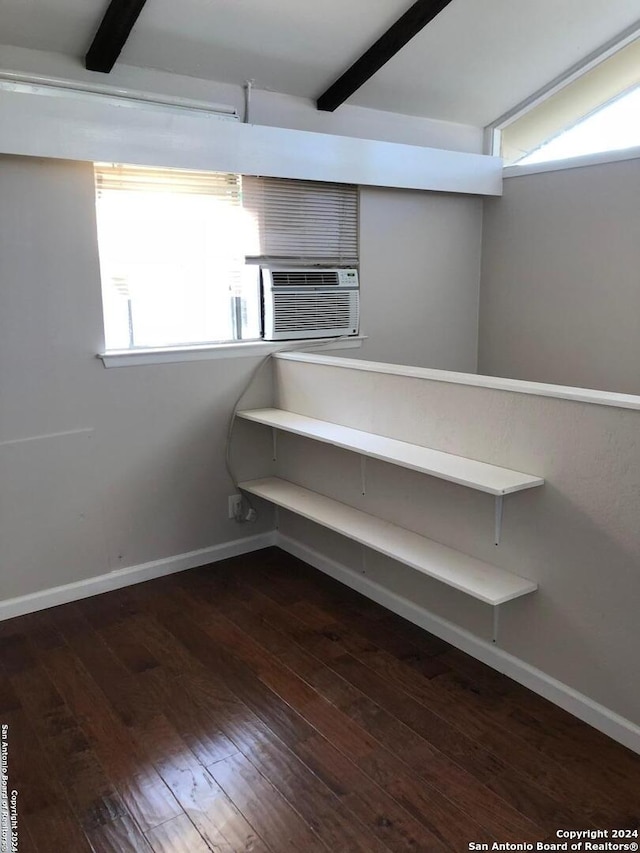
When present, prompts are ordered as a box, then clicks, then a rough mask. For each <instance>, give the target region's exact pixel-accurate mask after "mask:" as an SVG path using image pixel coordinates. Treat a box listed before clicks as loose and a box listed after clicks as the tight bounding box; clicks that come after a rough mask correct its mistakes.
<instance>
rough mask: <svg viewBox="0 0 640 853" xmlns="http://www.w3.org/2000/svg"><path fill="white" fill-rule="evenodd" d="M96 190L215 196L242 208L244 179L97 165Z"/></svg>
mask: <svg viewBox="0 0 640 853" xmlns="http://www.w3.org/2000/svg"><path fill="white" fill-rule="evenodd" d="M95 175H96V187H97V190H98V193H100V192H101V191H102V190H123V191H127V192H143V193H149V192H154V193H180V194H185V193H188V194H192V193H195V194H198V195H208V196H214V197H216V198H218V199H220V200H221V201H224V202H225V203H226V204H228V205H231V206H233V207H239V206H240V175H234V174H232V173H229V172H189V171H186V170H183V169H153V168H151V167H148V166H126V165H120V164H109V163H96V164H95Z"/></svg>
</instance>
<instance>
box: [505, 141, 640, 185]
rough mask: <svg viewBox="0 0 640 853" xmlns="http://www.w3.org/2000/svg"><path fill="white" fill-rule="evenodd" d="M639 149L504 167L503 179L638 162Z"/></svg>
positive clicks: (623, 149)
mask: <svg viewBox="0 0 640 853" xmlns="http://www.w3.org/2000/svg"><path fill="white" fill-rule="evenodd" d="M639 158H640V147H635V148H620V149H616V150H613V151H597V152H594V153H593V154H583V155H582V156H580V157H567V158H566V159H564V160H547V161H546V162H544V163H530V164H529V165H528V166H518V165H517V164H515V165H513V166H505V167H504V169H503V171H502V176H503V178H524V177H526V176H527V175H539V174H542V173H543V172H563V171H565V170H566V169H580V168H582V167H583V166H602V165H604V164H606V163H620V162H622V161H623V160H638V159H639Z"/></svg>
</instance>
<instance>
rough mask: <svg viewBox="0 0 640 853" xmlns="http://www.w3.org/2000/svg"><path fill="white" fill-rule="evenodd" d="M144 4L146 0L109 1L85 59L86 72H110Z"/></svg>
mask: <svg viewBox="0 0 640 853" xmlns="http://www.w3.org/2000/svg"><path fill="white" fill-rule="evenodd" d="M145 3H146V0H111V3H110V4H109V8H108V9H107V11H106V12H105V15H104V18H103V19H102V23H101V24H100V27H99V28H98V32H97V33H96V37H95V38H94V40H93V43H92V45H91V47H90V48H89V51H88V53H87V56H86V58H85V67H86V68H87V70H88V71H101V72H103V73H104V74H108V73H109V72H110V71H111V69H112V68H113V66H114V64H115V61H116V59H117V58H118V57H119V56H120V52H121V51H122V48H123V47H124V45H125V42H126V41H127V39H128V38H129V33H130V32H131V30H132V29H133V25H134V24H135V22H136V21H137V20H138V15H139V14H140V12H141V11H142V7H143V6H144V4H145Z"/></svg>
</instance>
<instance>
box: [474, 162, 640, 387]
mask: <svg viewBox="0 0 640 853" xmlns="http://www.w3.org/2000/svg"><path fill="white" fill-rule="evenodd" d="M639 197H640V159H637V160H627V161H624V162H619V163H607V164H604V165H600V166H588V167H584V168H580V169H567V170H565V171H558V172H547V173H541V174H536V175H529V176H524V177H517V178H508V179H507V180H505V182H504V196H503V197H502V198H500V199H495V200H487V201H486V203H485V212H484V233H483V258H482V281H481V287H480V335H479V364H478V369H479V371H480V373H487V374H491V375H494V376H509V377H513V378H515V379H532V380H535V381H537V382H555V383H558V384H561V385H579V386H582V387H586V388H599V389H603V390H609V391H622V392H624V393H627V394H640V371H639V370H638V364H639V363H640V217H639V216H638V198H639Z"/></svg>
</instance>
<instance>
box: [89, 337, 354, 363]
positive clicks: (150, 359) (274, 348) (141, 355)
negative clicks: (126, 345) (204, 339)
mask: <svg viewBox="0 0 640 853" xmlns="http://www.w3.org/2000/svg"><path fill="white" fill-rule="evenodd" d="M366 338H367V336H366V335H354V336H353V337H350V338H336V339H335V340H326V339H320V340H312V339H308V340H304V341H284V342H283V341H232V342H228V343H223V344H203V345H201V346H192V347H155V348H154V347H149V348H144V349H122V350H107V351H106V352H101V353H98V355H97V358H100V359H102V363H103V364H104V366H105V367H132V366H135V365H138V366H141V365H145V364H170V363H174V362H180V361H208V360H210V359H214V358H242V357H247V356H253V357H254V358H255V357H259V356H267V355H271V354H275V353H277V352H281V351H282V350H283V349H286V348H288V347H289V348H290V347H292V346H295V347H300V346H303V347H313V348H314V349H319V350H334V349H357V348H358V347H361V346H362V341H364V340H366Z"/></svg>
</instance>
